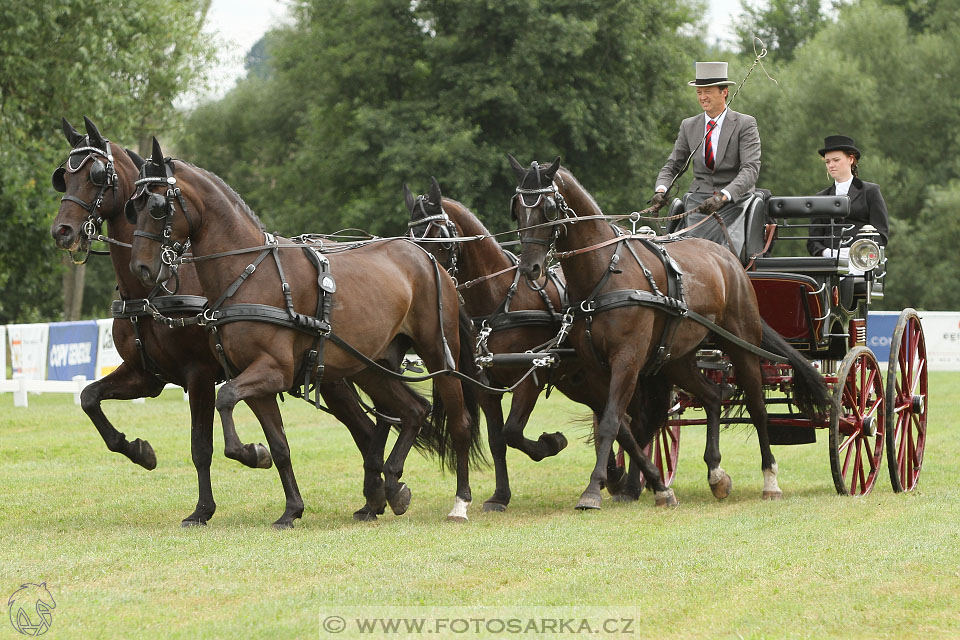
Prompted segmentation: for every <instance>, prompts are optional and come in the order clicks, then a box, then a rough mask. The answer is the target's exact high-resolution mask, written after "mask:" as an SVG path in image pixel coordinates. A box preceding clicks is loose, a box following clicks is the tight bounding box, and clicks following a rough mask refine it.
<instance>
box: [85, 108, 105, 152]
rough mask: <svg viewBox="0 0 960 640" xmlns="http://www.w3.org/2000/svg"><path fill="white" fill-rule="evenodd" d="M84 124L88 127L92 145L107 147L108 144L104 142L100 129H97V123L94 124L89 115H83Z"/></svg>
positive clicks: (99, 147) (100, 147)
mask: <svg viewBox="0 0 960 640" xmlns="http://www.w3.org/2000/svg"><path fill="white" fill-rule="evenodd" d="M83 124H84V125H85V126H86V127H87V135H89V136H90V146H91V147H97V148H98V149H105V148H106V146H107V145H106V144H105V143H104V141H103V136H102V135H100V130H99V129H97V125H95V124H93V122H92V121H91V120H90V118H88V117H87V116H83Z"/></svg>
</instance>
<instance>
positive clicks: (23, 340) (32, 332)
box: [7, 324, 50, 380]
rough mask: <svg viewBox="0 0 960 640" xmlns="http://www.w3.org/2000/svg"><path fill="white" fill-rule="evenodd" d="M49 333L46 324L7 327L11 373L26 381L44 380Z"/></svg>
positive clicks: (11, 325) (48, 327)
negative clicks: (19, 375) (17, 374)
mask: <svg viewBox="0 0 960 640" xmlns="http://www.w3.org/2000/svg"><path fill="white" fill-rule="evenodd" d="M49 331H50V326H49V325H46V324H8V325H7V338H8V340H9V342H10V364H11V366H12V367H13V373H19V374H21V375H22V376H23V377H24V378H26V379H28V380H43V379H44V378H46V373H47V337H48V335H49Z"/></svg>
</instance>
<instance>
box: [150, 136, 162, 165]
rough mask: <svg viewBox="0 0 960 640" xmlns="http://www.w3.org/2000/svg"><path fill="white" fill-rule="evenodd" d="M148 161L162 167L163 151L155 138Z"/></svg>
mask: <svg viewBox="0 0 960 640" xmlns="http://www.w3.org/2000/svg"><path fill="white" fill-rule="evenodd" d="M150 161H151V162H153V164H155V165H157V166H158V167H159V166H162V165H163V149H161V148H160V141H159V140H157V137H156V136H154V137H153V155H152V156H150Z"/></svg>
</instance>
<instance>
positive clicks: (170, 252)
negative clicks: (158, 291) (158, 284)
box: [126, 158, 197, 293]
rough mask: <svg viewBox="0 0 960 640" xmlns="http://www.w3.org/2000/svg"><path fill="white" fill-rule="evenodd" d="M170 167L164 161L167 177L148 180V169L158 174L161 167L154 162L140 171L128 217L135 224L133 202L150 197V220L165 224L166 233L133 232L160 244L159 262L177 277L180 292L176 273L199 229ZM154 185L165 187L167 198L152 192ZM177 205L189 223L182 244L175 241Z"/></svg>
mask: <svg viewBox="0 0 960 640" xmlns="http://www.w3.org/2000/svg"><path fill="white" fill-rule="evenodd" d="M171 164H172V163H171V160H170V158H164V160H163V165H162V166H163V170H164V173H165V174H166V176H158V175H154V176H148V175H145V174H146V173H147V171H148V166H149V167H151V168H152V169H153V170H157V169H159V167H158V166H157V165H156V164H155V163H154V162H153V161H152V160H148V161H147V162H146V163H144V165H143V167H141V169H140V176H141V177H140V178H137V180H136V181H135V182H134V183H133V184H134V193H133V196H132V197H131V198H130V201H129V202H127V205H126V206H127V211H126V214H127V217H128V219H131V220H135V216H134V215H131V212H135V210H136V209H135V206H134V204H133V201H134V200H136V199H137V198H140V197H142V196H143V195H144V194H148V201H147V203H146V204H145V205H144V206H145V207H146V209H147V213H149V214H150V217H151V218H153V219H154V220H157V221H160V222H163V232H162V234H157V233H152V232H150V231H142V230H140V229H137V230H136V231H134V232H133V235H134V236H140V237H141V238H146V239H147V240H152V241H154V242H158V243H160V261H161V262H162V263H163V264H165V265H166V266H168V267H169V268H170V270H171V271H172V273H173V274H174V277H175V278H176V279H177V289H179V286H180V276H179V274H178V273H177V266H178V264H179V263H180V258H181V257H182V256H183V254H184V253H185V252H186V250H187V247H189V246H190V238H191V237H193V235H194V233H195V231H196V229H197V227H196V226H195V225H194V224H193V219H192V218H191V216H190V213H189V210H188V209H187V203H186V201H185V200H184V198H183V192H182V191H181V190H180V187H178V186H177V179H176V177H174V175H173V168H172V167H171ZM155 184H162V185H164V186H166V191H165V193H164V195H162V196H161V195H160V194H158V193H154V192H152V191H150V187H149V185H155ZM175 203H179V204H180V210H181V211H183V217H184V219H185V220H186V221H187V227H188V233H187V239H186V240H185V241H184V242H182V243H181V242H176V241H174V240H173V223H174V219H175V214H176V211H177V209H176V206H175ZM164 288H165V287H164ZM165 289H166V288H165ZM169 293H173V292H169Z"/></svg>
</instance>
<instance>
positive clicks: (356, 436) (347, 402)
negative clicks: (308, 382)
mask: <svg viewBox="0 0 960 640" xmlns="http://www.w3.org/2000/svg"><path fill="white" fill-rule="evenodd" d="M348 384H349V383H348V382H346V381H344V380H337V381H335V382H325V383H323V384H321V385H320V395H321V396H322V397H323V400H324V402H326V403H327V408H328V409H329V410H330V413H332V414H333V417H335V418H336V419H337V420H339V421H340V422H341V423H342V424H343V425H344V426H345V427H346V428H347V430H348V431H350V435H351V437H353V442H354V443H355V444H356V445H357V450H358V451H360V454H361V455H363V453H364V452H365V451H366V450H367V447H368V446H370V438H371V436H372V434H373V430H374V428H375V426H374V424H373V420H371V419H370V418H369V417H367V414H366V412H365V411H364V410H363V408H362V407H361V406H360V403H359V402H357V398H356V397H355V396H354V395H353V392H352V391H351V390H350V387H349V386H348Z"/></svg>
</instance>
